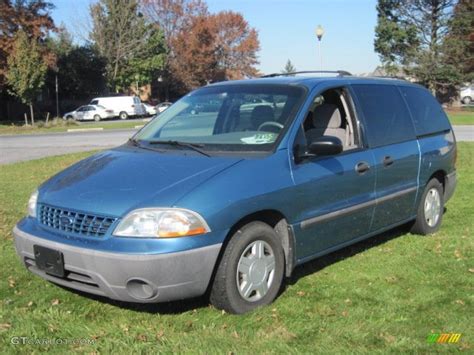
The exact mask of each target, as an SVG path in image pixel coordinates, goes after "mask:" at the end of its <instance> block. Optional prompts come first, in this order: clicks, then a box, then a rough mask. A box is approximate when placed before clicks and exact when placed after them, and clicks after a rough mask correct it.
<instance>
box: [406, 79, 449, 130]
mask: <svg viewBox="0 0 474 355" xmlns="http://www.w3.org/2000/svg"><path fill="white" fill-rule="evenodd" d="M400 91H401V93H402V95H403V96H404V97H405V100H406V101H407V104H408V107H409V108H410V111H411V114H412V117H413V123H414V125H415V131H416V135H417V136H423V135H427V134H433V133H439V132H443V131H446V130H448V129H450V126H449V121H448V117H447V116H446V114H445V113H444V111H443V108H442V107H441V105H440V104H439V103H438V101H436V99H435V98H434V97H433V95H431V93H430V92H429V91H428V90H426V89H422V88H417V87H400Z"/></svg>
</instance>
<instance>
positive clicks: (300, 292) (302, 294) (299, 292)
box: [296, 291, 306, 297]
mask: <svg viewBox="0 0 474 355" xmlns="http://www.w3.org/2000/svg"><path fill="white" fill-rule="evenodd" d="M296 294H297V295H298V296H300V297H303V296H304V295H306V293H305V292H304V291H298V292H296Z"/></svg>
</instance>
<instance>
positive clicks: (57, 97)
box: [56, 72, 59, 117]
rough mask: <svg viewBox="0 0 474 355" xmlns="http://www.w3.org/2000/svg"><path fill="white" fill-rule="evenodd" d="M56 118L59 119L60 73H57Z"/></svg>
mask: <svg viewBox="0 0 474 355" xmlns="http://www.w3.org/2000/svg"><path fill="white" fill-rule="evenodd" d="M56 117H59V85H58V72H56Z"/></svg>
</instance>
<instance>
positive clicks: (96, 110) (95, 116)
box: [64, 105, 115, 121]
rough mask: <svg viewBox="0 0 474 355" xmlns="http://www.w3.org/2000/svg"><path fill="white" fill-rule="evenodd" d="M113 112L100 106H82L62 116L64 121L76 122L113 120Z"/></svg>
mask: <svg viewBox="0 0 474 355" xmlns="http://www.w3.org/2000/svg"><path fill="white" fill-rule="evenodd" d="M114 116H115V115H114V111H113V110H111V109H107V108H105V107H104V106H102V105H84V106H80V107H79V108H77V109H76V110H74V111H71V112H68V113H66V114H64V119H65V120H69V119H72V120H76V121H100V120H104V119H107V118H113V117H114Z"/></svg>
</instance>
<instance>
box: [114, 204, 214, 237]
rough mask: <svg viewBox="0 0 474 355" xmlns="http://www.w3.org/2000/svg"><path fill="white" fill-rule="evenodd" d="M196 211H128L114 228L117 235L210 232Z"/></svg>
mask: <svg viewBox="0 0 474 355" xmlns="http://www.w3.org/2000/svg"><path fill="white" fill-rule="evenodd" d="M210 231H211V230H210V228H209V226H208V225H207V223H206V221H204V219H203V218H202V217H201V216H200V215H199V214H197V213H195V212H192V211H189V210H185V209H180V208H144V209H139V210H135V211H132V212H130V213H129V214H128V215H127V216H126V217H125V218H124V219H123V220H122V221H121V222H120V224H119V225H118V226H117V228H115V230H114V233H113V234H114V235H115V236H119V237H145V238H150V237H155V238H156V237H159V238H175V237H187V236H191V235H198V234H204V233H208V232H210Z"/></svg>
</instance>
